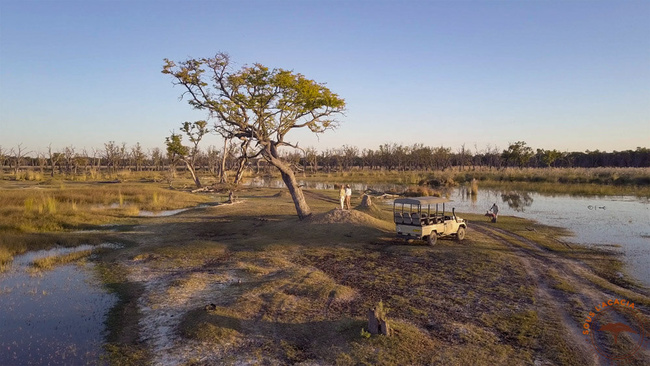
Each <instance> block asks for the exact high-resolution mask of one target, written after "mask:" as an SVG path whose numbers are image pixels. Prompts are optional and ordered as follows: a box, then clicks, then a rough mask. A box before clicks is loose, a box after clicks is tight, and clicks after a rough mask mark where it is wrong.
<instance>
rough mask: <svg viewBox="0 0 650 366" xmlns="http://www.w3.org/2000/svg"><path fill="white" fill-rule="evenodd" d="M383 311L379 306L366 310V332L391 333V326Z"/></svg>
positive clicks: (387, 334) (388, 334) (386, 334)
mask: <svg viewBox="0 0 650 366" xmlns="http://www.w3.org/2000/svg"><path fill="white" fill-rule="evenodd" d="M382 313H383V311H382V310H381V309H379V308H374V309H369V310H368V332H369V333H370V334H382V335H385V336H390V335H391V333H392V332H391V328H390V324H388V321H387V320H386V319H384V315H383V314H382Z"/></svg>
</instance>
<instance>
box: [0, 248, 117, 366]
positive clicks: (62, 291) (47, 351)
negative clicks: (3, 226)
mask: <svg viewBox="0 0 650 366" xmlns="http://www.w3.org/2000/svg"><path fill="white" fill-rule="evenodd" d="M95 247H97V246H95ZM102 247H113V248H114V247H116V246H115V245H113V244H104V245H102ZM92 248H94V247H93V246H90V245H82V246H80V247H75V248H56V249H52V250H42V251H37V252H29V253H25V254H23V255H19V256H16V258H14V261H13V263H12V266H11V268H10V269H9V270H8V271H7V272H5V273H2V274H0V309H1V311H0V350H2V351H1V352H0V365H3V366H5V365H6V366H9V365H96V364H100V363H101V362H100V357H101V355H102V352H103V350H102V345H103V341H104V320H105V318H106V314H107V312H108V310H109V309H110V308H111V307H112V306H113V305H114V304H115V302H116V300H117V299H116V297H115V296H114V295H112V294H108V293H106V292H105V291H104V289H103V287H102V283H101V282H100V281H99V280H98V279H97V278H96V276H95V274H94V272H93V264H92V263H87V262H83V263H80V264H66V265H61V266H57V267H56V268H54V269H52V270H49V271H34V270H33V269H31V268H30V267H31V266H30V263H32V262H33V261H34V260H35V259H37V258H41V257H45V256H50V255H54V254H56V255H62V254H67V253H71V252H74V251H82V250H88V249H92Z"/></svg>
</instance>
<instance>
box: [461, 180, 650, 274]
mask: <svg viewBox="0 0 650 366" xmlns="http://www.w3.org/2000/svg"><path fill="white" fill-rule="evenodd" d="M449 198H451V199H452V200H454V202H453V204H452V205H453V206H454V207H456V209H457V210H459V211H463V212H472V213H479V214H480V213H484V212H486V211H487V210H488V209H489V208H490V207H491V206H492V204H493V203H496V204H497V205H498V206H499V215H508V216H518V217H523V218H526V219H532V220H535V221H537V222H540V223H542V224H545V225H551V226H557V227H563V228H566V229H569V230H570V231H571V232H572V233H573V236H571V237H567V238H565V239H566V241H568V242H573V243H579V244H586V245H593V246H606V247H607V248H608V249H616V250H618V251H620V252H621V253H622V254H623V256H624V261H625V263H626V265H627V268H626V269H627V272H628V273H629V274H630V275H632V276H633V277H635V278H636V279H638V280H640V281H641V282H643V283H644V284H645V285H646V286H649V287H650V200H649V199H648V198H639V197H633V196H598V197H576V196H570V195H542V194H539V193H535V192H524V191H499V190H480V189H479V192H478V197H475V198H471V197H467V195H466V192H465V190H464V189H462V188H461V189H456V190H454V191H453V192H452V193H451V194H450V197H449ZM486 221H487V218H486ZM619 246H620V247H619Z"/></svg>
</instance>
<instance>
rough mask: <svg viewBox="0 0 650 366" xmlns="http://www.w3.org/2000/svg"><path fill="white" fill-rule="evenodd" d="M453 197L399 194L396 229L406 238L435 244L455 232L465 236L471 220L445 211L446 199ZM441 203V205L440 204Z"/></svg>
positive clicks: (400, 235) (453, 211)
mask: <svg viewBox="0 0 650 366" xmlns="http://www.w3.org/2000/svg"><path fill="white" fill-rule="evenodd" d="M446 202H450V200H448V199H446V198H441V197H410V198H398V199H396V200H395V201H394V203H393V217H394V218H395V230H396V231H397V235H398V236H399V237H402V238H405V239H407V240H408V239H423V240H426V241H427V242H428V243H429V245H434V244H435V243H436V240H437V239H438V238H439V237H443V236H455V237H456V238H457V239H458V240H463V239H464V238H465V230H467V222H466V221H465V220H463V219H461V218H460V217H457V216H456V213H455V210H454V209H453V208H452V210H451V216H450V215H446V214H445V203H446ZM439 205H440V206H439Z"/></svg>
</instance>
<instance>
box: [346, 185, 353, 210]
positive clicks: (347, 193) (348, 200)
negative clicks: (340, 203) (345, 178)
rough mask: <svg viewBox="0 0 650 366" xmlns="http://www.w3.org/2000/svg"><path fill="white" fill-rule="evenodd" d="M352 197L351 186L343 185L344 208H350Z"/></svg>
mask: <svg viewBox="0 0 650 366" xmlns="http://www.w3.org/2000/svg"><path fill="white" fill-rule="evenodd" d="M351 198H352V188H350V185H349V184H346V185H345V208H346V209H348V210H349V209H350V199H351Z"/></svg>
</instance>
